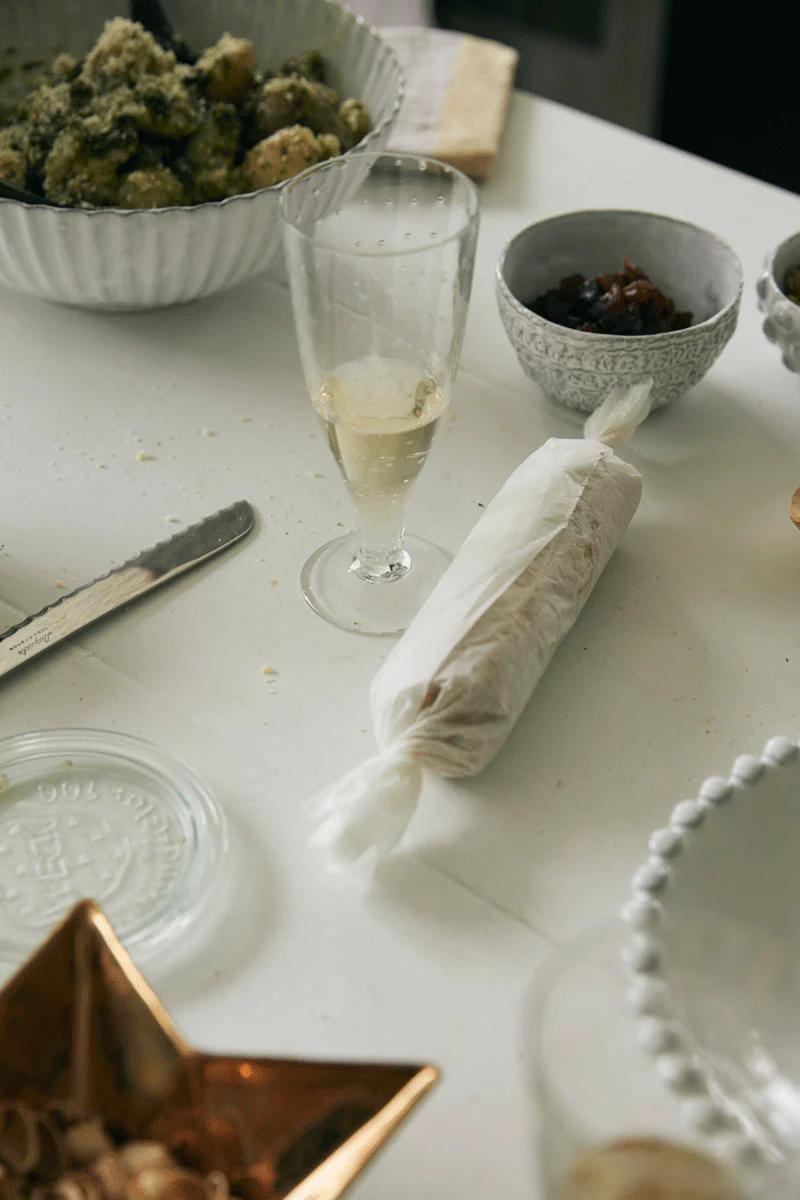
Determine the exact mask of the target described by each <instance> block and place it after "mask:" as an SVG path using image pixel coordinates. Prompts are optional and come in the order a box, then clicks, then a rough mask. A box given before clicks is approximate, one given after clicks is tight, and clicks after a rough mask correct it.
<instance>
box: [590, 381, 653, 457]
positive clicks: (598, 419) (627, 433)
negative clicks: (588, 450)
mask: <svg viewBox="0 0 800 1200" xmlns="http://www.w3.org/2000/svg"><path fill="white" fill-rule="evenodd" d="M652 387H653V376H652V375H645V377H644V379H642V380H640V382H639V383H633V384H630V385H629V386H628V387H616V388H612V389H611V391H610V392H609V393H608V395H607V396H606V398H605V400H604V401H603V403H602V404H601V405H600V407H599V408H596V409H595V410H594V412H593V413H592V414H591V416H589V417H587V418H586V421H585V423H584V426H583V436H584V437H585V438H597V440H598V442H604V443H605V445H606V446H612V447H613V446H623V445H624V444H625V442H627V441H628V440H629V439H630V438H631V437H632V436H633V434H634V433H635V431H636V430H637V429H638V428H639V426H640V425H641V423H642V421H644V420H646V418H647V417H648V416H649V415H650V408H651V406H652V403H653V402H652V399H651V396H650V391H651V389H652Z"/></svg>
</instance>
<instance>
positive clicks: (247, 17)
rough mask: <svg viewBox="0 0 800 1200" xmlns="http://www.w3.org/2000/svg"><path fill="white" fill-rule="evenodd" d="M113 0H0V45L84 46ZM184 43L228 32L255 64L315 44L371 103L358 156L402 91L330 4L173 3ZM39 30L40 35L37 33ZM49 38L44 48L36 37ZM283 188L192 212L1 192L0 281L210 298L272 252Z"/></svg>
mask: <svg viewBox="0 0 800 1200" xmlns="http://www.w3.org/2000/svg"><path fill="white" fill-rule="evenodd" d="M124 7H125V6H124V5H121V4H120V3H118V2H115V0H80V2H79V0H5V3H4V4H3V5H2V6H0V43H4V44H10V45H16V46H19V47H23V48H24V49H25V50H26V51H32V52H35V53H40V54H45V55H52V54H53V53H54V52H55V51H56V50H58V49H68V50H71V51H73V52H75V53H79V54H80V53H84V52H85V50H86V49H87V48H88V46H89V45H90V44H91V42H92V41H93V39H94V38H95V37H96V36H97V33H98V32H99V30H100V29H101V28H102V25H103V22H104V21H106V20H108V19H109V18H110V17H112V16H114V15H118V14H119V13H120V12H121V11H123V10H124ZM166 8H167V10H168V12H169V14H170V16H171V17H172V18H173V20H174V22H175V25H176V27H177V28H178V29H180V30H181V32H182V33H183V34H184V35H185V36H186V37H187V39H188V40H189V42H190V44H192V45H195V46H205V45H208V44H210V43H211V42H212V41H214V40H215V39H216V38H218V37H219V36H220V35H221V34H222V33H224V32H225V31H226V30H230V31H232V32H234V33H237V34H240V35H242V36H245V37H250V38H252V39H253V41H254V42H255V45H256V52H257V55H258V60H259V62H260V63H262V64H264V65H270V64H273V63H275V62H279V61H281V60H282V59H283V58H285V57H287V56H289V55H291V54H294V53H297V52H298V51H300V50H304V49H308V48H309V47H312V46H316V47H319V48H320V49H322V50H323V52H324V54H325V56H326V59H327V61H328V62H329V64H330V66H331V70H332V79H333V82H334V85H338V87H339V88H340V89H342V90H346V94H348V95H357V96H360V97H361V98H363V99H364V100H365V101H366V103H367V104H368V106H369V108H370V110H371V112H372V114H373V117H374V120H375V128H374V129H373V130H372V132H371V133H370V134H368V136H367V137H366V138H365V139H364V140H363V141H362V142H361V143H360V144H359V146H358V147H357V149H356V151H351V152H350V153H354V152H355V153H357V152H358V151H361V150H373V151H374V150H381V149H383V148H384V147H385V145H386V143H387V141H388V138H389V134H390V131H391V127H392V125H393V123H394V120H395V118H396V116H397V113H398V111H399V108H400V103H401V101H402V97H403V78H402V72H401V70H400V66H399V63H398V61H397V58H396V56H395V54H394V52H393V51H392V50H391V49H390V47H389V46H388V45H387V44H386V43H385V42H384V41H382V40H381V38H380V37H379V36H378V35H377V34H376V33H375V31H374V30H373V29H371V28H370V26H369V25H367V24H366V23H365V22H364V21H363V20H361V19H360V18H359V17H357V16H355V14H353V13H351V12H350V11H349V10H347V9H344V8H342V7H341V6H340V5H338V4H336V3H334V0H203V2H202V3H199V2H198V0H173V2H172V3H169V2H168V3H167V5H166ZM43 30H47V33H43V32H42V31H43ZM45 39H46V44H45ZM281 186H282V185H278V186H276V187H272V188H265V189H262V190H261V191H260V192H254V193H251V194H248V195H244V196H233V197H231V198H230V199H228V200H223V201H220V202H218V203H210V204H201V205H197V206H195V207H193V208H188V207H187V208H167V209H156V210H136V211H125V210H121V209H94V210H81V209H56V208H49V207H46V206H41V205H27V204H21V203H19V202H17V201H14V200H4V199H0V284H4V285H5V286H7V287H11V288H14V289H17V290H18V291H21V292H27V293H29V294H30V295H34V296H39V297H41V298H43V299H45V300H54V301H57V302H59V303H62V304H73V305H78V306H81V307H86V308H102V309H118V310H124V309H132V310H135V309H146V308H158V307H163V306H165V305H169V304H178V303H182V302H185V301H188V300H195V299H198V298H200V297H202V296H211V295H213V294H214V293H216V292H222V291H225V290H226V289H227V288H231V287H234V286H235V285H236V284H239V283H243V282H244V281H245V280H247V279H250V278H252V277H253V276H255V275H258V274H260V273H261V272H263V271H265V270H267V269H268V267H269V266H270V265H271V264H272V262H273V261H274V259H275V258H276V256H277V255H278V254H279V253H280V251H281V224H280V211H279V194H280V190H281Z"/></svg>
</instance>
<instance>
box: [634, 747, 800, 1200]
mask: <svg viewBox="0 0 800 1200" xmlns="http://www.w3.org/2000/svg"><path fill="white" fill-rule="evenodd" d="M798 798H800V754H798V746H797V743H796V742H793V741H790V740H789V739H788V738H786V737H773V738H771V739H770V740H769V741H768V742H767V744H766V746H765V747H764V749H763V751H762V752H761V754H760V755H758V756H755V755H751V754H743V755H741V756H740V757H739V758H737V759H736V761H735V762H734V764H733V767H732V770H731V773H730V775H726V776H712V777H711V778H709V779H706V781H705V782H704V783H703V784H702V786H701V787H700V788H699V790H698V792H697V794H696V796H694V797H693V798H692V799H690V800H682V801H681V802H680V803H679V804H678V805H677V807H676V808H675V809H674V810H673V812H672V814H671V816H670V818H669V821H668V823H667V825H666V826H665V827H664V828H663V829H659V830H657V831H656V832H655V833H654V834H653V835H652V837H651V838H650V844H649V851H650V853H649V857H648V858H647V860H646V861H645V862H644V863H643V865H642V866H640V867H639V869H638V870H637V871H636V873H635V875H634V877H633V894H632V897H631V900H630V901H629V903H628V905H627V908H626V910H625V912H624V917H625V920H626V921H627V923H628V926H629V929H630V933H629V936H628V939H627V950H626V958H627V961H628V965H629V967H630V969H631V972H632V983H631V991H630V997H631V1002H632V1005H633V1009H634V1013H635V1018H636V1022H637V1025H638V1033H639V1039H640V1041H641V1043H642V1045H643V1046H644V1048H645V1049H646V1050H647V1051H648V1052H649V1053H650V1054H651V1055H652V1057H653V1060H654V1064H655V1067H656V1070H657V1072H658V1074H659V1075H660V1077H661V1079H662V1080H663V1082H664V1083H665V1084H666V1085H667V1086H668V1087H670V1088H671V1089H672V1090H673V1091H674V1092H675V1093H676V1094H677V1095H678V1096H679V1097H680V1099H681V1101H682V1103H683V1105H684V1108H685V1113H686V1116H687V1117H688V1119H689V1121H690V1123H691V1124H692V1125H693V1126H694V1128H695V1130H696V1131H697V1132H698V1133H700V1134H703V1135H705V1136H706V1137H708V1138H709V1139H710V1140H711V1141H712V1143H713V1144H714V1147H715V1150H716V1152H717V1153H719V1154H722V1155H724V1156H726V1157H729V1158H730V1157H733V1158H735V1159H736V1160H738V1161H739V1162H749V1163H750V1164H752V1165H753V1167H754V1169H755V1168H757V1166H758V1164H759V1163H762V1164H768V1163H775V1162H781V1161H784V1162H785V1161H787V1160H792V1159H796V1158H797V1156H798V1153H800V1038H798V1032H797V1014H798V1011H800V923H798V919H797V915H798V898H797V897H798V891H797V878H798V868H797V862H798V853H797V852H798V844H799V843H800V804H798ZM796 1194H797V1192H796V1190H795V1191H794V1192H793V1195H796Z"/></svg>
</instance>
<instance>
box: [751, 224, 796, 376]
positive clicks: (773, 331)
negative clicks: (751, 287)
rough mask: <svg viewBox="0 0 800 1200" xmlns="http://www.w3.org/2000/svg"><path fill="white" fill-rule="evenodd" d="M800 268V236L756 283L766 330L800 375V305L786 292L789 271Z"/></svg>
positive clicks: (768, 263)
mask: <svg viewBox="0 0 800 1200" xmlns="http://www.w3.org/2000/svg"><path fill="white" fill-rule="evenodd" d="M798 265H800V233H795V234H794V235H793V236H792V237H790V238H787V239H786V241H785V242H781V244H780V246H778V247H777V249H775V250H773V251H772V253H771V254H770V255H769V257H768V258H767V261H766V263H765V264H764V271H763V273H762V274H761V275H760V277H759V280H758V283H757V284H756V292H757V293H758V307H759V308H760V309H761V311H762V313H763V314H764V324H763V325H762V329H763V330H764V333H765V335H766V337H767V338H768V340H769V341H770V342H775V343H776V345H777V346H779V348H780V351H781V357H782V359H783V365H784V366H785V367H786V368H787V370H789V371H794V372H796V373H798V374H800V304H795V303H794V302H793V301H792V300H789V298H788V297H787V295H786V293H785V292H784V290H783V283H784V280H785V278H786V272H787V271H788V270H789V268H790V267H796V266H798Z"/></svg>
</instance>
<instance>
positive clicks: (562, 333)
mask: <svg viewBox="0 0 800 1200" xmlns="http://www.w3.org/2000/svg"><path fill="white" fill-rule="evenodd" d="M609 214H613V215H614V216H635V217H647V218H650V219H654V220H656V221H659V222H661V221H663V222H666V223H668V224H671V225H682V226H683V227H684V228H685V229H692V230H694V232H695V233H701V234H703V236H704V237H706V238H708V239H709V240H711V241H714V242H716V243H717V245H718V246H719V247H720V248H721V249H722V250H724V251H726V252H727V254H728V255H729V256H730V258H731V261H732V263H733V265H734V266H735V268H736V272H737V276H738V280H737V286H736V295H735V296H734V297H733V298H732V299H731V300H729V301H728V303H727V304H725V305H723V307H722V308H719V309H717V311H716V312H715V313H712V315H711V316H710V317H706V319H705V320H704V321H700V322H698V324H697V325H689V326H687V328H686V329H672V330H669V331H668V332H666V333H644V334H637V335H636V336H635V337H631V336H625V335H623V334H619V333H588V332H587V331H586V330H585V329H569V328H567V326H566V325H558V324H556V322H555V321H548V320H547V318H546V317H542V316H540V315H539V314H538V313H535V312H532V311H531V310H530V309H529V308H526V307H525V305H524V304H523V303H522V301H521V300H519V299H518V298H517V296H515V294H514V292H513V291H512V290H511V287H510V285H509V283H508V282H507V280H506V277H505V267H506V260H507V257H508V254H509V252H510V251H511V250H512V248H513V247H514V246H515V245H516V244H517V243H518V242H520V241H521V239H522V238H524V237H525V236H526V235H527V234H528V233H529V232H530V231H531V230H532V229H542V228H544V227H546V226H547V225H557V224H559V223H560V222H563V221H567V220H571V219H573V218H575V217H599V216H607V215H609ZM495 277H496V280H497V286H498V288H499V289H500V291H501V294H502V296H503V299H504V300H505V301H507V302H508V303H509V305H510V306H511V308H513V309H514V310H515V312H517V313H518V314H519V315H520V316H522V317H526V318H528V319H529V320H530V322H531V324H532V325H538V326H540V327H541V328H542V329H543V330H552V331H553V333H556V334H557V335H558V336H559V337H563V338H566V339H570V340H572V341H575V342H576V343H578V342H580V343H581V344H583V345H592V346H598V347H600V346H606V347H610V346H615V347H618V346H625V348H626V349H627V350H628V352H633V351H634V350H635V349H637V348H640V349H642V350H646V349H651V348H652V347H654V346H656V345H664V344H665V342H666V341H668V340H669V339H670V338H674V337H676V336H678V335H681V336H682V337H684V338H685V337H686V336H687V334H690V333H692V332H694V331H695V330H696V331H697V332H700V331H701V330H704V329H709V328H713V327H714V326H715V325H717V324H718V323H719V321H720V320H721V319H722V318H723V317H725V316H726V315H727V314H728V313H729V312H731V311H732V310H733V309H735V308H736V307H737V306H738V304H739V303H740V302H741V298H742V291H743V288H744V272H743V270H742V264H741V260H740V259H739V256H738V254H737V253H736V251H735V250H734V249H733V247H732V246H731V245H730V243H729V242H726V241H725V239H724V238H721V237H720V236H719V235H718V234H716V233H713V232H712V231H711V230H710V229H705V228H704V227H703V226H702V225H695V224H694V223H693V222H692V221H683V220H681V218H680V217H670V216H668V215H667V214H665V213H654V212H650V211H648V210H647V209H638V208H576V209H573V210H571V211H570V212H566V213H558V214H557V215H556V216H554V217H544V218H543V219H542V220H541V221H532V222H531V224H530V225H526V226H525V227H524V228H523V229H520V230H519V231H518V232H517V233H515V234H514V236H513V237H512V238H509V240H508V241H507V242H506V244H505V245H504V246H503V249H502V250H501V251H500V254H499V256H498V259H497V265H496V267H495Z"/></svg>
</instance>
